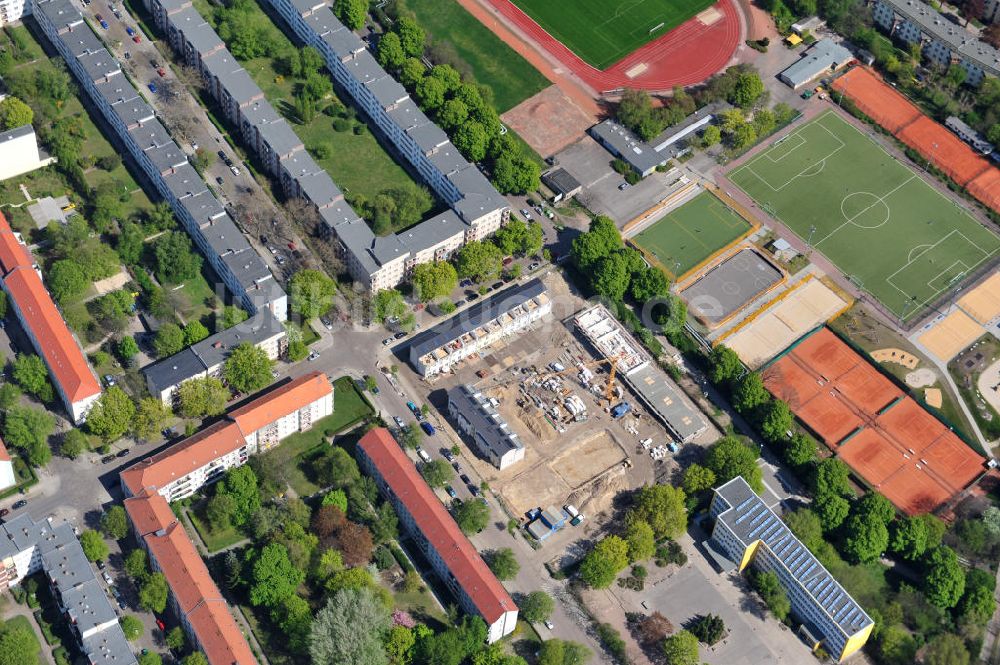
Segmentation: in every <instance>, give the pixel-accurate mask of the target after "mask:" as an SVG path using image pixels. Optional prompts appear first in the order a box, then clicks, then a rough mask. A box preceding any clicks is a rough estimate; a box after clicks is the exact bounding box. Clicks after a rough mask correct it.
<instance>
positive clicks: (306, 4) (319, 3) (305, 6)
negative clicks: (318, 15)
mask: <svg viewBox="0 0 1000 665" xmlns="http://www.w3.org/2000/svg"><path fill="white" fill-rule="evenodd" d="M327 4H328V3H327V2H326V0H292V7H295V10H296V11H297V12H299V14H306V13H308V12H311V11H314V10H316V9H319V8H320V7H324V6H326V5H327Z"/></svg>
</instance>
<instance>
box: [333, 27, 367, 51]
mask: <svg viewBox="0 0 1000 665" xmlns="http://www.w3.org/2000/svg"><path fill="white" fill-rule="evenodd" d="M323 41H324V42H326V44H327V46H329V47H330V50H332V51H333V54H334V55H336V56H337V57H338V58H340V59H344V58H346V57H348V56H350V55H353V54H355V53H360V52H361V51H363V50H364V48H365V43H364V42H363V41H361V38H360V37H358V36H357V35H356V34H354V33H353V32H351V31H350V30H348V29H347V28H341V29H340V30H334V31H333V32H328V33H326V34H325V35H323Z"/></svg>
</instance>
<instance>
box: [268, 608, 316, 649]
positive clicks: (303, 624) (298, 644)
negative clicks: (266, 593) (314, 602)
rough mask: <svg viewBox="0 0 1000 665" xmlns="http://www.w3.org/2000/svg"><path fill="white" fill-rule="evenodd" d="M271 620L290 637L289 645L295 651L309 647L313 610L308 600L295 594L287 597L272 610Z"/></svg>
mask: <svg viewBox="0 0 1000 665" xmlns="http://www.w3.org/2000/svg"><path fill="white" fill-rule="evenodd" d="M271 620H272V621H274V622H275V624H277V626H278V628H280V629H281V632H282V633H284V635H285V636H286V637H287V638H288V647H289V648H290V649H291V650H292V651H293V652H294V653H305V652H306V651H307V650H308V649H309V632H310V630H311V628H312V620H313V611H312V607H310V606H309V602H308V601H307V600H305V599H304V598H302V597H300V596H295V595H293V596H289V597H288V598H285V599H284V600H283V601H282V602H281V603H279V604H278V606H277V607H275V608H274V609H272V610H271Z"/></svg>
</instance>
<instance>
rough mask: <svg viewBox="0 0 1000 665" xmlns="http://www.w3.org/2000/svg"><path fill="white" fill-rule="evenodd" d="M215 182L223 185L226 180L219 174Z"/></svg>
mask: <svg viewBox="0 0 1000 665" xmlns="http://www.w3.org/2000/svg"><path fill="white" fill-rule="evenodd" d="M215 182H216V183H218V184H219V185H221V184H222V183H224V182H225V180H223V179H222V176H220V175H217V176H215Z"/></svg>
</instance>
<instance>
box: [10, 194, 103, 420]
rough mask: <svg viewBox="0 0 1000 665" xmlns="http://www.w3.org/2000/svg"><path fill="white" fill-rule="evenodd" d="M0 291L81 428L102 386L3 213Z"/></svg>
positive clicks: (25, 248)
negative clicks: (3, 293)
mask: <svg viewBox="0 0 1000 665" xmlns="http://www.w3.org/2000/svg"><path fill="white" fill-rule="evenodd" d="M0 286H2V287H3V290H4V292H5V293H6V294H7V298H8V301H9V302H10V306H11V308H12V309H13V310H14V313H15V314H16V315H17V319H18V321H20V323H21V328H22V329H23V330H24V333H25V335H27V337H28V339H30V340H31V344H32V346H33V347H34V348H35V351H36V353H38V355H39V356H40V357H41V359H42V360H43V361H45V366H46V367H48V369H49V377H50V378H51V380H52V384H53V385H54V386H55V389H56V393H57V394H58V395H59V400H60V401H61V402H62V404H63V407H64V408H65V409H66V412H67V413H68V414H69V416H70V418H71V419H72V420H73V422H74V423H76V424H77V425H79V424H81V423H82V422H83V421H84V420H86V418H87V412H88V411H90V409H91V407H92V406H93V405H94V402H96V401H97V400H98V399H100V397H101V385H100V383H98V381H97V376H96V375H95V374H94V370H93V369H91V367H90V364H89V363H88V362H87V358H86V357H85V356H84V354H83V348H82V347H81V346H80V344H79V342H78V341H77V339H76V337H74V336H73V333H71V332H70V330H69V327H68V326H67V325H66V321H65V320H63V317H62V314H61V313H60V312H59V309H58V308H57V307H56V304H55V303H54V302H52V296H50V295H49V292H48V290H47V289H46V288H45V285H44V284H43V283H42V275H41V271H40V270H39V268H38V266H37V265H36V264H35V262H34V259H33V258H32V257H31V253H30V252H29V251H28V248H27V246H26V245H25V244H24V241H23V240H22V239H21V236H20V234H18V233H15V232H14V230H13V229H11V227H10V224H8V223H7V218H6V217H4V216H3V214H2V213H0Z"/></svg>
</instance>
